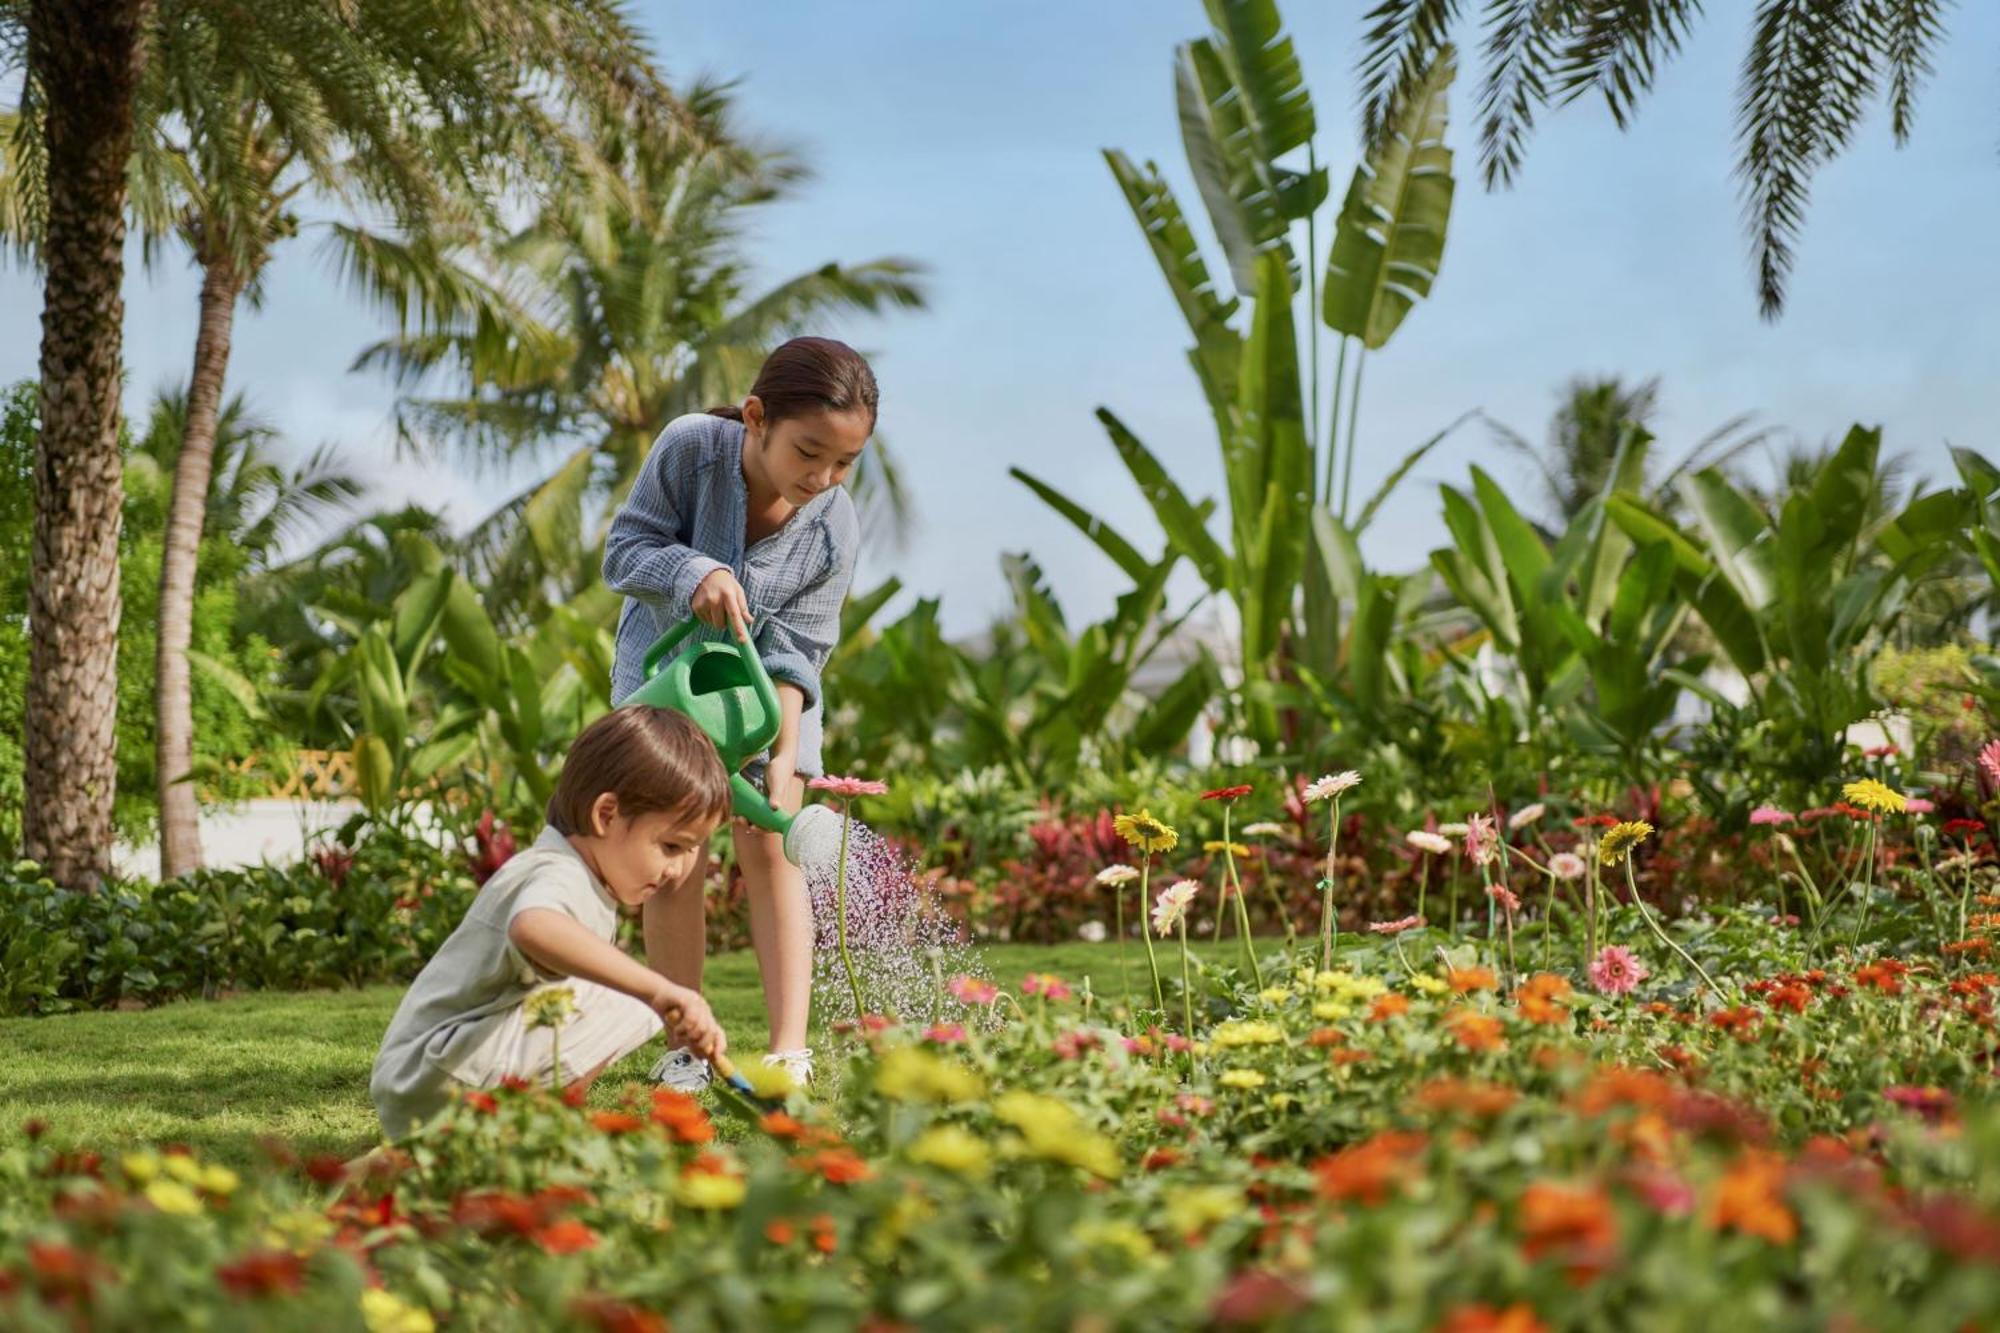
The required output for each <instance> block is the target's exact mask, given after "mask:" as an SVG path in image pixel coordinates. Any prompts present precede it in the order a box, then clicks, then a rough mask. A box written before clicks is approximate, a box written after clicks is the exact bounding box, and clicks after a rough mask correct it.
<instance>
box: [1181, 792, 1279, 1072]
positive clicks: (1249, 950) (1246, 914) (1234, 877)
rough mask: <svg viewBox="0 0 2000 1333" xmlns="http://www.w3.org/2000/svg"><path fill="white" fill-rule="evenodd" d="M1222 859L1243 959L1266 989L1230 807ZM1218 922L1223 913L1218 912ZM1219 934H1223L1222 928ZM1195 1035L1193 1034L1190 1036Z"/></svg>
mask: <svg viewBox="0 0 2000 1333" xmlns="http://www.w3.org/2000/svg"><path fill="white" fill-rule="evenodd" d="M1222 859H1223V863H1224V864H1225V865H1227V866H1228V868H1229V882H1230V883H1231V884H1234V885H1235V886H1236V929H1237V931H1238V932H1239V933H1240V934H1241V935H1242V936H1243V957H1244V959H1245V960H1247V961H1248V962H1249V964H1250V976H1251V978H1252V979H1253V980H1255V981H1256V983H1257V989H1258V990H1262V989H1264V969H1263V968H1262V967H1260V966H1259V965H1258V963H1257V946H1256V945H1255V944H1254V943H1252V942H1251V939H1250V907H1249V905H1248V904H1247V903H1245V902H1244V901H1243V877H1242V876H1241V875H1239V874H1237V873H1236V852H1235V849H1234V848H1232V847H1231V846H1230V845H1229V807H1228V806H1227V805H1225V806H1223V807H1222ZM1215 915H1216V917H1217V918H1218V920H1219V919H1220V918H1221V916H1222V913H1221V912H1219V911H1218V912H1217V913H1216V914H1215ZM1216 933H1217V934H1220V933H1221V928H1220V926H1218V927H1217V930H1216ZM1189 1035H1193V1034H1189Z"/></svg>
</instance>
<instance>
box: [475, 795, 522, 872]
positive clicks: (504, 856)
mask: <svg viewBox="0 0 2000 1333" xmlns="http://www.w3.org/2000/svg"><path fill="white" fill-rule="evenodd" d="M472 841H473V843H474V844H475V845H476V846H477V848H478V850H477V851H475V852H474V853H473V854H472V857H471V858H470V859H471V863H472V878H473V880H474V881H475V882H477V883H480V884H484V883H485V882H486V881H487V880H489V879H491V878H493V872H495V871H496V870H498V869H499V868H500V867H501V866H504V865H506V864H507V862H509V861H510V860H512V859H513V857H514V852H515V851H516V850H517V848H516V844H515V842H514V833H513V830H511V829H509V828H508V827H507V825H506V824H505V823H504V822H502V821H501V820H500V819H498V818H497V817H495V815H494V813H493V812H492V811H491V810H485V811H482V812H480V815H479V823H478V825H477V826H475V827H474V828H473V830H472Z"/></svg>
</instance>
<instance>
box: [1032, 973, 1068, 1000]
mask: <svg viewBox="0 0 2000 1333" xmlns="http://www.w3.org/2000/svg"><path fill="white" fill-rule="evenodd" d="M1021 994H1023V995H1040V996H1042V997H1043V998H1045V999H1050V1000H1067V999H1068V998H1069V997H1070V994H1071V992H1070V988H1069V983H1068V982H1066V981H1064V980H1063V979H1062V978H1061V977H1058V976H1051V975H1050V974H1049V973H1047V972H1030V973H1028V975H1027V976H1025V977H1022V978H1021Z"/></svg>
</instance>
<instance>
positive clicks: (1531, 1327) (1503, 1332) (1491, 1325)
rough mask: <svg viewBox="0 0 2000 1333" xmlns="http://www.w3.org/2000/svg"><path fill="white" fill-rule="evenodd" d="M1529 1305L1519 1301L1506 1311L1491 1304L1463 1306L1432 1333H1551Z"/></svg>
mask: <svg viewBox="0 0 2000 1333" xmlns="http://www.w3.org/2000/svg"><path fill="white" fill-rule="evenodd" d="M1548 1330H1549V1326H1548V1325H1547V1324H1544V1323H1543V1322H1542V1321H1541V1320H1539V1319H1537V1318H1535V1312H1534V1310H1533V1309H1532V1308H1530V1307H1529V1306H1527V1305H1525V1304H1523V1303H1520V1302H1516V1303H1515V1304H1513V1305H1510V1306H1508V1307H1507V1308H1506V1309H1504V1310H1499V1309H1495V1308H1494V1307H1493V1306H1491V1305H1461V1306H1459V1307H1458V1308H1457V1309H1456V1310H1453V1311H1452V1312H1451V1313H1450V1314H1448V1315H1446V1316H1445V1317H1444V1318H1443V1319H1442V1320H1441V1321H1439V1323H1438V1325H1437V1327H1436V1328H1435V1329H1433V1330H1432V1333H1548Z"/></svg>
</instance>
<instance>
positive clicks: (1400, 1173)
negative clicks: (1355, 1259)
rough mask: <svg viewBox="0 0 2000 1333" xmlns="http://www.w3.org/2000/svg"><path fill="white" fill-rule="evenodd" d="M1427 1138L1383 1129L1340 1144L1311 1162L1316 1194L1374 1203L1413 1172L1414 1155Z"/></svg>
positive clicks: (1327, 1197)
mask: <svg viewBox="0 0 2000 1333" xmlns="http://www.w3.org/2000/svg"><path fill="white" fill-rule="evenodd" d="M1426 1142H1427V1140H1426V1139H1425V1138H1424V1136H1423V1135H1421V1134H1405V1133H1398V1132H1396V1131H1394V1130H1385V1131H1383V1132H1382V1133H1380V1134H1377V1135H1376V1136H1375V1137H1374V1138H1372V1139H1369V1140H1368V1141H1367V1142H1365V1143H1358V1144H1356V1145H1354V1146H1353V1147H1352V1148H1342V1149H1341V1150H1340V1151H1339V1152H1337V1153H1334V1154H1333V1155H1332V1156H1330V1157H1323V1158H1321V1159H1320V1160H1319V1161H1318V1162H1317V1163H1315V1164H1314V1166H1313V1174H1314V1175H1316V1176H1318V1177H1319V1196H1320V1197H1321V1198H1322V1199H1325V1200H1327V1201H1329V1202H1333V1203H1338V1202H1341V1201H1343V1200H1348V1199H1352V1200H1355V1201H1356V1202H1359V1203H1364V1204H1377V1203H1381V1202H1382V1200H1384V1199H1385V1198H1387V1197H1388V1196H1389V1191H1390V1190H1391V1189H1394V1188H1400V1187H1401V1186H1402V1184H1403V1182H1404V1181H1406V1180H1408V1179H1410V1178H1411V1177H1412V1176H1413V1175H1415V1174H1416V1169H1417V1162H1416V1157H1417V1155H1418V1154H1419V1153H1421V1152H1423V1150H1424V1146H1425V1143H1426Z"/></svg>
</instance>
